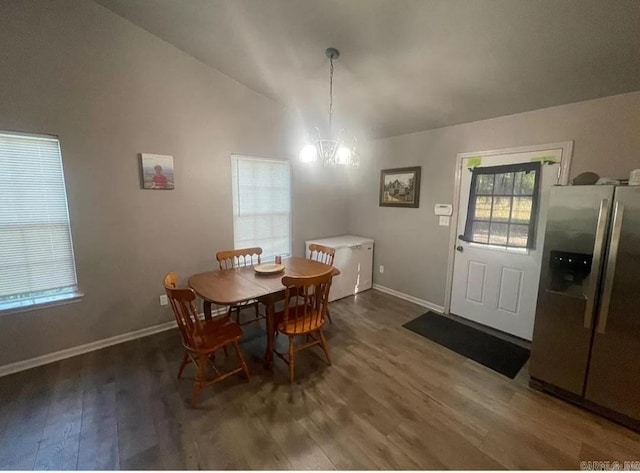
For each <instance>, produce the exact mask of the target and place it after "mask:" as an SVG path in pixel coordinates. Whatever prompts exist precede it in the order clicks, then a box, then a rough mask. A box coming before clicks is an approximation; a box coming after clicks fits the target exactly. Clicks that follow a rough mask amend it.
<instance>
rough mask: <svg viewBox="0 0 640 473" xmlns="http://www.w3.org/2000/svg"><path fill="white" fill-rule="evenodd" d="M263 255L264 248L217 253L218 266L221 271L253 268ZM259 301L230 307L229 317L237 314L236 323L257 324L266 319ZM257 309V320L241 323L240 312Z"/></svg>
mask: <svg viewBox="0 0 640 473" xmlns="http://www.w3.org/2000/svg"><path fill="white" fill-rule="evenodd" d="M261 255H262V248H259V247H255V248H241V249H239V250H227V251H218V252H217V253H216V259H217V260H218V266H219V268H220V270H224V269H232V268H237V267H240V266H252V265H254V264H260V257H261ZM258 305H259V301H257V300H250V301H245V302H241V303H239V304H234V305H231V306H229V310H228V312H227V315H228V316H229V317H231V316H232V314H233V313H234V312H235V313H236V322H237V323H238V324H240V325H246V324H250V323H252V322H257V321H258V320H260V319H264V318H265V316H264V315H262V314H260V309H259V307H258ZM251 306H253V307H255V318H253V319H251V320H248V321H246V322H242V323H241V322H240V311H242V309H246V308H248V307H251Z"/></svg>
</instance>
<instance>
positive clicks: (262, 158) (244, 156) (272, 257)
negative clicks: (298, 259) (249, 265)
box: [231, 153, 293, 262]
mask: <svg viewBox="0 0 640 473" xmlns="http://www.w3.org/2000/svg"><path fill="white" fill-rule="evenodd" d="M237 159H246V160H253V161H270V162H277V163H285V164H286V165H287V174H288V176H287V177H288V179H289V228H288V233H289V245H288V246H289V247H288V249H287V253H286V254H280V255H267V256H265V257H262V258H261V261H263V262H272V261H274V260H275V257H276V256H284V257H288V256H291V255H292V254H293V253H292V251H293V178H292V167H291V160H289V159H285V158H271V157H267V156H252V155H248V154H239V153H232V154H231V167H232V168H231V179H232V183H231V187H232V196H231V199H232V200H231V214H232V215H231V218H232V231H233V247H234V250H237V249H240V248H245V247H246V246H241V247H236V232H235V218H236V213H235V204H234V199H235V193H234V192H233V186H234V184H233V172H234V171H233V166H234V165H235V163H234V160H237Z"/></svg>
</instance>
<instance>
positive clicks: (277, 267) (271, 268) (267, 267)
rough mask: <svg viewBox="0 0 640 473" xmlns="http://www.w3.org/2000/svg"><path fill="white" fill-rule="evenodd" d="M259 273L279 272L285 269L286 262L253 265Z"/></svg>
mask: <svg viewBox="0 0 640 473" xmlns="http://www.w3.org/2000/svg"><path fill="white" fill-rule="evenodd" d="M253 269H254V270H255V272H256V273H258V274H277V273H281V272H282V271H284V264H276V263H264V264H259V265H256V266H254V267H253Z"/></svg>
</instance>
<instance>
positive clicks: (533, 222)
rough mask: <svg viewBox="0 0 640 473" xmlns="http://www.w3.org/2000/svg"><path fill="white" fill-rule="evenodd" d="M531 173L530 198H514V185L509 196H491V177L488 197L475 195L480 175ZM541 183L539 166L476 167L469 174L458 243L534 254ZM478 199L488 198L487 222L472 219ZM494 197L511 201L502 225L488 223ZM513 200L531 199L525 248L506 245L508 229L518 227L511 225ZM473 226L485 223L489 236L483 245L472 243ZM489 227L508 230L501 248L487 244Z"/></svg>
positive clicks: (527, 164)
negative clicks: (462, 228) (481, 197)
mask: <svg viewBox="0 0 640 473" xmlns="http://www.w3.org/2000/svg"><path fill="white" fill-rule="evenodd" d="M532 171H533V172H535V173H536V175H535V179H534V184H533V192H532V194H530V195H528V194H514V193H513V192H514V188H513V186H515V182H514V183H513V184H512V187H511V193H510V194H494V191H495V177H494V182H493V188H492V192H491V194H478V193H477V183H478V176H481V175H493V176H495V175H498V174H506V173H514V174H515V173H518V172H532ZM541 179H542V163H540V162H537V161H536V162H525V163H515V164H503V165H498V166H477V167H475V168H473V170H472V176H471V185H470V187H469V201H468V205H467V218H466V222H465V227H464V234H463V235H462V238H461V239H462V240H463V241H466V242H468V243H473V244H474V245H481V246H483V247H486V248H494V249H497V248H503V249H507V250H515V249H526V250H534V249H535V244H536V234H535V233H536V227H537V220H538V207H539V204H540V185H541ZM478 196H487V197H491V198H492V210H491V212H492V215H490V216H489V220H484V219H482V220H481V219H476V218H474V217H475V211H476V198H477V197H478ZM496 197H509V198H510V199H511V205H510V215H509V219H508V220H507V221H506V222H494V221H493V220H492V217H493V199H495V198H496ZM515 197H531V216H530V218H529V223H528V225H527V227H528V232H527V244H526V245H525V246H514V245H509V232H510V229H511V225H522V226H524V225H525V224H522V223H515V222H513V221H512V220H511V217H512V212H513V199H514V198H515ZM474 222H487V223H488V224H489V234H488V237H487V240H488V241H487V242H481V241H475V240H474V239H473V235H472V232H473V223H474ZM492 223H500V224H506V225H507V226H508V230H507V243H506V244H505V245H499V244H495V243H491V242H490V239H491V224H492Z"/></svg>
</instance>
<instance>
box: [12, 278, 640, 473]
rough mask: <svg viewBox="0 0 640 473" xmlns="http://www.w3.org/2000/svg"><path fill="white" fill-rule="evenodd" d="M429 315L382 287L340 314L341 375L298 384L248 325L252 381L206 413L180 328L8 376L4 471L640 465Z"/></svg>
mask: <svg viewBox="0 0 640 473" xmlns="http://www.w3.org/2000/svg"><path fill="white" fill-rule="evenodd" d="M423 312H425V309H424V308H422V307H419V306H416V305H414V304H411V303H409V302H406V301H403V300H400V299H397V298H395V297H392V296H389V295H386V294H383V293H381V292H378V291H375V290H371V291H368V292H366V293H363V294H361V295H359V296H357V297H350V298H347V299H343V300H341V301H338V302H336V303H333V304H332V305H331V315H332V317H333V321H334V323H333V325H329V326H327V329H326V335H327V339H328V341H329V346H330V350H331V357H332V361H333V366H330V367H329V366H326V364H325V362H324V360H323V357H322V353H321V351H320V350H319V349H318V350H317V351H314V350H315V349H311V350H305V351H303V352H300V353H299V354H298V356H297V357H296V384H295V385H293V386H290V385H289V383H288V381H287V372H286V369H285V366H284V364H283V363H281V362H280V361H279V360H276V366H275V369H274V371H273V372H269V371H265V370H264V369H263V367H262V356H263V354H264V347H265V339H264V330H263V328H262V326H258V325H257V324H253V325H251V326H247V327H246V329H245V334H246V339H245V341H244V342H243V344H242V347H243V349H244V352H245V354H246V355H247V358H248V361H249V364H250V369H251V372H252V378H251V381H250V382H247V381H246V380H244V379H243V378H242V377H240V376H238V377H233V378H231V379H229V380H227V381H225V382H223V383H221V384H218V385H216V386H214V387H213V388H208V389H206V390H204V391H203V392H202V394H201V402H200V405H199V406H198V408H197V409H193V408H191V407H190V404H189V400H190V395H191V388H192V381H193V379H192V377H193V374H194V372H193V367H188V368H187V370H186V372H185V377H184V378H183V379H181V380H178V379H176V372H177V368H178V365H179V362H180V360H181V356H182V349H181V346H180V341H179V336H178V333H177V331H176V330H171V331H168V332H164V333H161V334H158V335H154V336H151V337H147V338H143V339H140V340H135V341H132V342H129V343H125V344H121V345H117V346H113V347H110V348H106V349H103V350H100V351H96V352H92V353H89V354H86V355H82V356H78V357H75V358H70V359H67V360H64V361H61V362H57V363H53V364H50V365H46V366H42V367H39V368H35V369H32V370H29V371H25V372H21V373H17V374H14V375H11V376H6V377H4V378H0V399H1V402H2V404H1V406H0V468H2V469H76V468H77V469H86V470H92V469H289V468H294V469H323V470H328V469H433V468H437V469H445V468H454V469H502V468H510V469H521V468H524V469H539V468H545V469H548V468H551V469H576V468H579V466H580V461H590V460H591V461H593V460H610V461H613V460H615V461H625V460H640V435H637V434H635V433H633V432H631V431H629V430H627V429H625V428H623V427H621V426H618V425H616V424H614V423H611V422H609V421H607V420H605V419H602V418H599V417H597V416H595V415H593V414H590V413H588V412H586V411H584V410H582V409H580V408H577V407H574V406H572V405H570V404H567V403H564V402H562V401H559V400H557V399H554V398H552V397H550V396H547V395H545V394H542V393H539V392H537V391H534V390H532V389H530V388H529V387H528V386H527V384H526V382H527V377H526V373H525V372H522V373H520V375H519V376H518V377H517V378H516V379H515V380H510V379H508V378H505V377H503V376H501V375H499V374H497V373H495V372H493V371H491V370H489V369H487V368H485V367H483V366H480V365H478V364H476V363H474V362H472V361H470V360H468V359H465V358H464V357H462V356H460V355H458V354H457V353H454V352H451V351H449V350H447V349H445V348H443V347H441V346H439V345H436V344H434V343H433V342H431V341H429V340H427V339H425V338H423V337H420V336H419V335H416V334H415V333H413V332H410V331H409V330H406V329H404V328H402V324H403V323H404V322H407V321H408V320H410V319H412V318H413V317H416V316H418V315H420V314H421V313H423ZM281 338H282V337H281ZM280 342H282V343H284V342H285V340H280ZM218 358H219V361H223V360H224V357H223V356H222V354H221V355H220V356H219V357H218ZM235 361H236V360H235V358H234V357H233V355H230V357H229V359H228V360H227V361H226V362H227V363H232V362H235ZM524 370H526V367H525V369H523V371H524Z"/></svg>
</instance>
